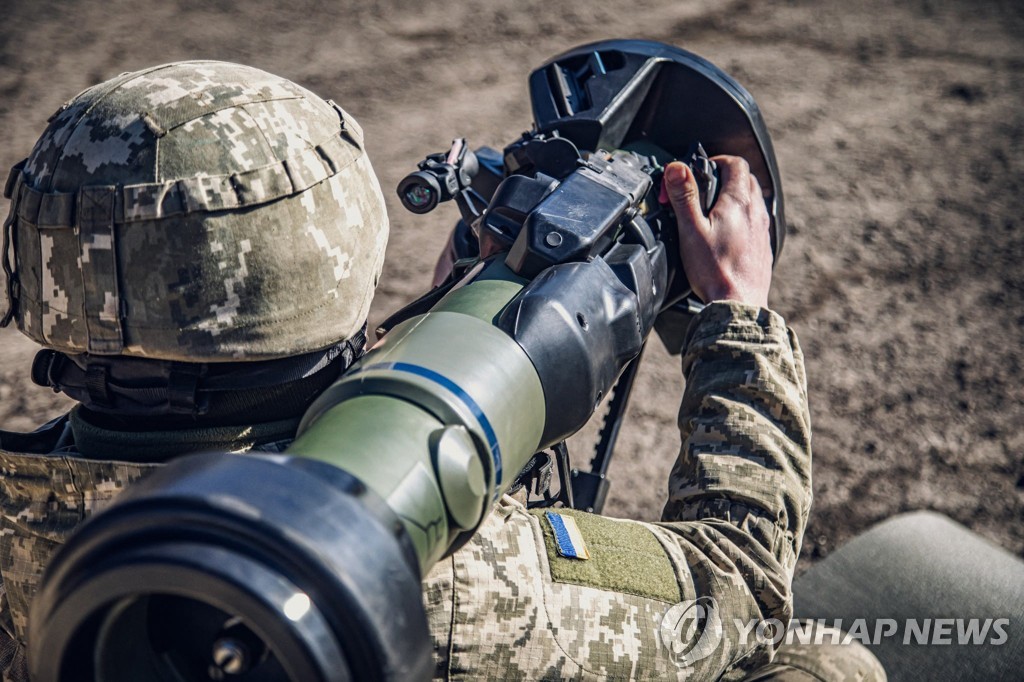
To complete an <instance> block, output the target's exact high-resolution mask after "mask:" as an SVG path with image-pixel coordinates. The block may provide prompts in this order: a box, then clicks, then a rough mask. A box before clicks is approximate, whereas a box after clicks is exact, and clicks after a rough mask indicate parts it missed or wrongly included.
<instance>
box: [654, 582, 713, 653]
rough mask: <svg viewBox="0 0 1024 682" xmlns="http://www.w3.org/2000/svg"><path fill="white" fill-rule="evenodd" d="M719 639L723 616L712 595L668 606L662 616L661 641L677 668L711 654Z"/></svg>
mask: <svg viewBox="0 0 1024 682" xmlns="http://www.w3.org/2000/svg"><path fill="white" fill-rule="evenodd" d="M721 643H722V617H721V614H720V613H719V610H718V603H717V602H716V601H715V600H714V599H713V598H711V597H697V598H696V599H694V600H692V601H682V602H679V603H678V604H676V605H674V606H671V607H669V609H668V611H666V612H665V615H664V616H663V617H662V619H661V644H662V646H664V647H665V648H666V649H667V650H668V654H669V658H670V659H671V661H672V662H673V663H675V664H676V665H677V666H679V667H680V668H688V667H690V666H691V665H693V664H694V663H696V662H697V661H700V660H702V659H704V658H707V657H708V656H710V655H711V654H712V653H713V652H714V650H715V649H717V648H718V645H719V644H721Z"/></svg>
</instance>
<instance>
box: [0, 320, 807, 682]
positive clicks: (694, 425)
mask: <svg viewBox="0 0 1024 682" xmlns="http://www.w3.org/2000/svg"><path fill="white" fill-rule="evenodd" d="M683 371H684V373H685V375H686V389H685V393H684V396H683V402H682V407H681V409H680V417H679V427H680V431H681V436H682V448H681V451H680V455H679V458H678V460H677V462H676V464H675V466H674V468H673V470H672V473H671V476H670V478H669V490H668V502H667V504H666V506H665V510H664V514H663V517H662V520H661V522H660V523H642V522H637V521H624V520H618V519H608V518H604V517H600V516H595V515H591V514H584V513H581V512H573V511H565V510H550V512H551V513H550V514H548V513H543V512H536V511H533V510H531V511H528V510H526V509H525V508H524V507H523V506H522V505H520V504H519V503H517V502H515V501H514V500H512V499H511V498H508V497H505V498H502V500H501V501H499V503H498V504H497V505H496V506H495V509H494V511H493V512H492V513H491V515H490V517H489V518H488V520H487V521H486V522H485V524H484V526H483V527H482V529H481V531H480V532H479V533H478V534H477V536H475V537H474V538H473V540H472V541H471V542H470V543H469V544H468V545H467V546H466V547H464V548H463V549H461V550H459V551H458V552H456V553H455V554H454V555H453V556H452V557H450V558H448V559H446V560H444V561H442V562H441V563H440V564H438V565H437V566H436V567H435V568H434V570H433V571H432V572H431V573H430V574H429V575H428V576H427V577H426V579H425V580H424V601H425V604H426V607H427V613H428V618H429V620H430V625H431V632H432V635H433V637H434V644H435V661H436V664H437V668H436V673H437V677H440V678H442V679H525V680H532V679H616V680H619V679H623V680H624V679H665V678H679V679H684V678H685V679H717V678H719V677H721V676H723V675H725V676H726V677H729V678H740V677H742V676H744V675H745V674H746V673H748V672H749V671H751V670H754V669H756V668H759V667H761V666H763V665H765V664H766V663H768V662H769V661H770V660H771V656H772V653H773V648H774V647H773V645H772V644H771V643H770V641H768V640H770V636H769V637H768V638H757V637H753V636H750V637H746V636H744V637H740V636H737V635H738V631H737V629H736V627H735V626H734V623H736V622H738V621H740V622H750V623H754V622H767V623H772V620H773V619H777V620H778V621H779V623H780V624H783V625H784V624H785V623H787V622H788V620H789V617H790V614H791V595H790V584H791V579H792V573H793V568H794V566H795V563H796V557H797V555H798V553H799V548H800V541H801V538H802V534H803V530H804V526H805V524H806V519H807V514H808V510H809V507H810V502H811V492H810V467H811V453H810V421H809V415H808V410H807V394H806V380H805V376H804V368H803V359H802V355H801V352H800V350H799V347H798V345H797V342H796V339H795V337H794V336H793V334H792V333H791V332H789V331H788V330H787V329H786V327H785V324H784V322H783V320H782V318H781V317H779V316H778V315H777V314H775V313H773V312H771V311H768V310H764V309H758V308H754V307H750V306H742V305H739V304H732V303H729V304H723V303H716V304H712V305H709V306H708V307H707V308H706V309H705V310H704V312H702V313H700V314H699V315H698V316H697V318H696V319H695V321H694V323H693V324H692V325H691V326H690V329H689V332H688V335H687V340H686V345H685V347H684V349H683ZM0 438H3V441H0V447H4V448H7V447H9V445H8V444H7V442H8V437H4V436H2V435H0ZM152 466H156V465H154V464H130V463H125V462H114V461H110V462H102V461H95V460H86V459H83V458H79V457H75V456H73V455H70V454H55V455H48V456H46V455H43V456H41V455H40V454H25V453H23V454H15V453H12V452H8V451H6V450H0V495H2V502H0V504H2V506H3V509H2V517H0V523H2V527H0V573H2V576H3V587H2V588H0V589H2V590H5V591H6V594H5V593H4V592H0V599H3V602H0V608H2V611H3V613H0V638H2V637H3V636H4V632H6V633H7V638H8V640H9V644H4V643H3V642H0V665H3V666H4V668H5V669H10V671H11V672H12V673H14V674H15V675H16V674H17V670H18V666H19V665H23V662H22V661H23V638H24V632H25V619H26V615H25V614H26V613H27V606H28V603H29V601H30V599H31V597H32V593H33V591H34V589H35V586H36V584H37V582H38V577H39V575H40V574H41V571H42V568H43V567H44V566H45V563H46V561H47V559H48V557H49V556H50V553H52V551H53V550H54V549H55V548H56V546H57V545H58V544H59V543H60V542H61V541H62V540H63V539H64V538H65V537H66V536H67V535H68V534H70V532H72V530H73V529H74V527H75V526H76V525H77V524H78V523H80V522H81V521H82V520H84V519H85V518H86V517H87V516H88V515H89V514H91V513H94V512H95V511H97V510H99V509H101V508H102V507H103V506H105V505H106V504H108V503H109V501H110V500H111V499H112V498H113V497H114V496H115V495H116V494H117V492H118V491H119V490H120V489H122V488H123V487H124V486H125V485H127V484H128V483H130V482H131V481H133V480H135V479H137V478H139V477H140V476H142V475H144V474H145V472H146V470H147V469H148V468H150V467H152ZM573 555H575V556H573ZM695 615H696V616H700V617H694V616H695Z"/></svg>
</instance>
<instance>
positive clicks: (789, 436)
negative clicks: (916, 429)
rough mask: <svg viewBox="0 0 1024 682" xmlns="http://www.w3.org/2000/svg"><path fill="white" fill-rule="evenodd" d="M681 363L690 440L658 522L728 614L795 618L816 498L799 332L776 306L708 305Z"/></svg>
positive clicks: (755, 662) (748, 664)
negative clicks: (795, 593)
mask: <svg viewBox="0 0 1024 682" xmlns="http://www.w3.org/2000/svg"><path fill="white" fill-rule="evenodd" d="M683 372H684V374H685V376H686V390H685V393H684V395H683V402H682V406H681V408H680V414H679V428H680V431H681V435H682V448H681V450H680V453H679V458H678V460H677V462H676V464H675V466H674V468H673V470H672V474H671V477H670V479H669V496H668V502H667V504H666V505H665V509H664V513H663V515H662V521H663V523H662V524H660V525H661V526H662V527H663V528H665V529H666V530H668V531H670V532H672V533H673V534H675V535H676V536H677V542H678V543H679V547H680V549H681V550H682V551H683V553H684V554H685V561H686V563H687V564H688V566H689V570H690V572H691V574H692V576H693V581H694V582H693V587H694V590H695V593H696V596H709V597H712V598H714V599H715V601H716V602H717V604H718V607H719V609H720V611H721V613H722V614H723V618H728V619H730V620H731V619H732V618H734V617H735V618H754V619H757V620H769V619H778V620H779V621H781V623H782V624H785V623H788V621H789V618H790V616H791V613H792V604H791V593H790V585H791V581H792V577H793V569H794V567H795V564H796V558H797V555H798V554H799V551H800V542H801V539H802V536H803V531H804V527H805V525H806V522H807V514H808V511H809V509H810V504H811V427H810V415H809V413H808V406H807V387H806V377H805V374H804V367H803V355H802V353H801V351H800V347H799V345H798V343H797V340H796V337H795V335H794V334H793V332H792V331H790V330H788V329H787V328H786V326H785V323H784V321H783V319H782V318H781V317H780V316H779V315H778V314H776V313H774V312H772V311H770V310H766V309H762V308H757V307H754V306H747V305H742V304H738V303H731V302H730V303H723V302H720V303H712V304H711V305H709V306H707V307H706V308H705V309H704V311H702V312H701V313H700V314H699V315H698V316H697V317H696V318H695V319H694V321H693V322H692V324H691V325H690V328H689V330H688V332H687V337H686V342H685V344H684V347H683ZM733 630H734V628H731V627H727V628H726V632H727V633H728V632H730V631H733ZM727 636H728V635H727ZM770 656H771V651H770V649H769V648H768V647H758V648H755V649H753V650H750V651H748V652H746V653H745V654H744V655H743V656H742V657H741V660H740V661H738V662H736V663H735V667H736V668H739V669H746V670H750V669H752V668H754V667H757V666H759V665H762V664H764V663H766V662H767V660H769V658H770Z"/></svg>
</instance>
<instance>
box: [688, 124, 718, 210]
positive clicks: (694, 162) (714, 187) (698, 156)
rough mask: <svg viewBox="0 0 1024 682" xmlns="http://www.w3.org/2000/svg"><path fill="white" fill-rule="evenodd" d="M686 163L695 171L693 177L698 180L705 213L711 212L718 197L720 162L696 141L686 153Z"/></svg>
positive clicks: (702, 207)
mask: <svg viewBox="0 0 1024 682" xmlns="http://www.w3.org/2000/svg"><path fill="white" fill-rule="evenodd" d="M686 165H687V166H689V167H690V170H691V171H693V177H694V179H695V180H696V181H697V187H698V189H699V191H700V207H701V209H702V210H703V211H704V215H707V214H709V213H711V208H712V207H713V206H714V205H715V200H716V199H718V189H719V182H718V164H716V163H715V162H714V161H712V160H711V159H710V158H709V157H708V153H707V152H706V151H704V145H702V144H701V143H700V142H694V143H693V146H692V147H691V148H690V153H689V154H687V155H686Z"/></svg>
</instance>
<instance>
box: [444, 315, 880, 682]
mask: <svg viewBox="0 0 1024 682" xmlns="http://www.w3.org/2000/svg"><path fill="white" fill-rule="evenodd" d="M683 369H684V372H685V374H686V391H685V394H684V398H683V404H682V407H681V410H680V417H679V426H680V430H681V432H682V437H683V445H682V450H681V453H680V456H679V460H678V461H677V463H676V466H675V468H674V469H673V471H672V475H671V478H670V482H669V499H668V504H667V505H666V507H665V512H664V515H663V519H662V522H661V523H640V522H634V521H624V520H618V519H608V518H604V517H597V518H592V520H591V521H590V523H591V524H598V523H600V524H604V525H606V526H607V527H608V528H607V529H606V530H607V533H608V534H610V535H614V534H615V532H616V530H615V527H616V526H619V527H623V526H633V527H635V526H642V527H644V528H646V529H647V530H648V531H649V532H650V533H651V534H652V535H653V536H654V537H656V538H657V540H658V542H659V543H660V544H661V547H662V549H663V550H664V554H663V556H661V557H660V559H659V558H657V557H650V558H648V559H646V560H645V562H643V563H641V562H637V565H635V566H633V575H634V576H635V578H634V580H635V585H634V587H633V588H632V589H631V588H630V586H628V585H626V586H623V585H621V584H620V585H619V586H618V587H617V588H616V589H615V590H611V589H600V588H598V587H595V586H593V584H594V583H595V582H600V576H596V579H590V580H586V581H583V580H579V581H576V582H568V581H559V580H558V579H553V578H552V574H553V573H559V571H553V563H554V562H579V560H578V559H568V558H564V557H559V556H556V555H554V553H553V552H551V551H549V550H548V548H546V546H545V542H546V540H545V533H544V530H543V528H544V526H543V524H544V522H543V520H542V519H540V518H538V516H537V515H536V514H534V513H530V512H528V511H527V510H526V509H525V508H524V507H523V506H522V505H521V504H519V503H518V502H516V501H514V500H512V499H511V498H504V499H503V500H502V501H501V502H500V503H499V504H498V505H497V507H496V508H495V510H494V511H493V512H492V514H491V516H490V517H489V518H488V519H487V521H486V522H485V524H484V526H483V528H482V529H481V530H480V532H479V533H478V534H477V535H476V536H475V537H474V538H473V539H472V540H471V541H470V542H469V544H468V545H467V546H466V547H464V548H463V549H462V550H460V551H459V552H456V553H455V554H454V555H453V556H452V557H450V558H449V559H447V560H445V561H443V562H441V563H440V564H439V565H438V566H437V567H435V569H434V570H433V571H432V572H431V574H430V575H429V576H428V577H427V579H426V581H425V582H424V586H425V597H424V598H425V602H426V605H427V611H428V616H429V618H430V625H431V632H432V633H433V634H434V637H435V641H434V647H435V661H436V664H437V668H436V676H437V677H438V678H441V679H447V680H457V679H503V680H604V679H609V680H627V679H628V680H634V679H636V680H663V679H718V678H719V677H720V676H722V675H723V674H724V675H725V678H726V679H742V678H744V677H746V676H748V675H749V674H750V673H752V672H753V671H755V670H757V669H759V668H762V669H763V667H764V666H765V665H767V664H768V663H769V662H770V661H771V659H772V655H773V651H772V649H773V647H772V646H771V645H765V644H761V643H760V641H759V640H757V639H756V638H754V637H750V638H749V641H748V642H747V644H746V647H744V646H743V645H742V642H740V641H738V640H737V638H735V637H732V638H730V637H729V634H730V633H731V632H735V630H732V629H729V628H726V629H724V631H723V630H720V631H719V632H718V633H717V634H718V635H723V634H724V635H725V636H724V637H722V639H721V641H720V643H719V644H717V645H716V646H715V648H714V649H713V650H711V651H710V652H708V654H707V655H706V656H704V657H702V658H700V659H699V660H693V661H689V660H687V659H686V658H685V656H681V655H680V653H681V651H685V649H686V647H687V646H688V645H690V644H692V640H696V639H697V638H698V637H699V635H700V634H701V632H700V631H699V629H698V630H695V631H684V632H679V631H673V629H672V628H671V622H670V621H669V625H670V626H669V627H668V628H666V621H667V619H666V615H667V614H668V612H669V610H670V609H671V608H672V607H673V606H674V603H673V601H672V600H665V599H658V598H652V597H651V596H649V594H650V590H649V589H648V585H647V583H648V582H649V581H648V580H647V575H648V574H650V573H652V572H653V569H654V568H655V567H654V566H653V565H652V564H651V563H650V562H652V561H661V562H664V564H666V565H668V566H669V567H670V568H671V570H672V572H673V573H674V575H675V579H676V583H677V586H678V591H679V595H680V601H683V602H687V601H694V600H697V599H698V598H712V599H714V600H715V602H716V603H717V606H718V608H719V611H720V616H721V620H722V621H725V622H727V623H732V622H733V621H734V619H739V620H741V621H744V622H746V621H758V620H767V619H772V618H776V619H779V620H780V621H781V622H782V623H788V622H789V619H790V616H791V614H792V608H791V594H790V584H791V580H792V575H793V569H794V567H795V564H796V557H797V555H798V554H799V549H800V542H801V538H802V535H803V530H804V527H805V524H806V521H807V514H808V510H809V508H810V503H811V488H810V474H811V449H810V445H811V444H810V437H811V431H810V418H809V413H808V409H807V394H806V379H805V376H804V368H803V358H802V355H801V352H800V349H799V346H798V344H797V341H796V338H795V337H794V336H793V335H792V334H791V333H790V332H788V331H787V329H786V327H785V324H784V323H783V321H782V318H780V317H779V316H778V315H776V314H775V313H772V312H770V311H767V310H762V309H758V308H754V307H749V306H742V305H739V304H731V303H730V304H724V303H716V304H712V305H710V306H708V307H707V308H706V309H705V310H704V311H703V312H702V313H701V314H700V315H698V316H697V318H696V320H695V321H694V323H693V324H692V325H691V327H690V330H689V333H688V337H687V342H686V346H685V348H684V353H683ZM583 535H584V540H587V537H586V535H587V533H586V531H584V532H583ZM547 542H550V540H548V541H547ZM588 547H589V549H590V553H591V554H595V553H599V552H602V551H603V549H605V547H603V546H602V545H598V546H593V545H591V544H589V543H588ZM583 563H586V562H583ZM585 583H586V584H585ZM708 627H711V626H708ZM680 639H681V640H682V641H679V640H680ZM670 640H671V641H670ZM712 641H717V640H712ZM787 648H788V647H786V646H783V649H787ZM810 648H811V649H814V648H815V647H813V646H812V647H810ZM822 651H823V652H825V650H824V649H823V650H822ZM827 653H828V655H829V657H830V659H829V663H828V665H829V666H832V669H834V670H836V671H840V672H841V674H839V675H837V676H831V677H828V678H823V679H850V680H854V679H861V680H884V679H885V674H884V672H883V671H882V670H881V668H880V666H879V665H878V663H877V660H875V659H874V657H873V656H872V655H871V654H870V652H868V651H867V650H866V649H865V648H863V647H862V646H859V645H853V646H843V647H832V648H830V649H829V650H828V652H827ZM810 655H812V656H813V652H812V653H811V654H810ZM798 658H799V657H798V656H794V657H793V658H792V660H790V659H787V660H788V662H789V663H791V664H792V665H789V666H787V665H781V664H780V665H778V666H776V667H775V668H774V669H773V670H771V671H768V673H770V674H769V675H768V676H762V677H759V679H781V678H783V677H784V676H785V674H787V673H792V672H793V671H794V670H806V668H800V667H799V666H798V665H797V664H798V660H797V659H798ZM865 661H868V663H867V664H865ZM773 676H774V677H773ZM789 679H813V678H808V677H803V678H789Z"/></svg>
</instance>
